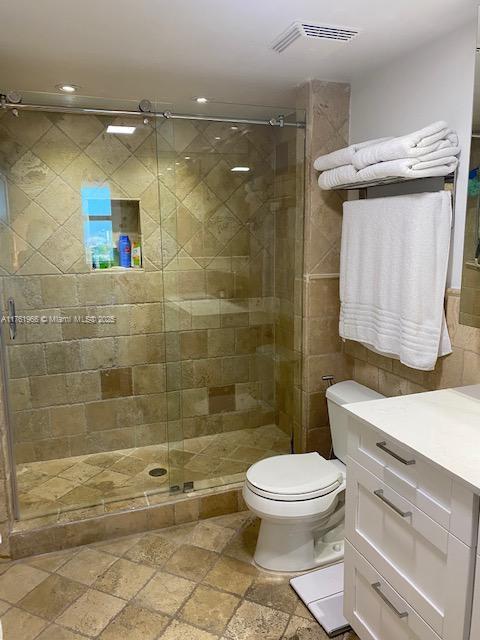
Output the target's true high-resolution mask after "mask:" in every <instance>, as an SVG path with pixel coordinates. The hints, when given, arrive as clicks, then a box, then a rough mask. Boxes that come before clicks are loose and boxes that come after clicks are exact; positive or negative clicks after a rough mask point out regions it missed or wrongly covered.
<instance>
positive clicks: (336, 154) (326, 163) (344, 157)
mask: <svg viewBox="0 0 480 640" xmlns="http://www.w3.org/2000/svg"><path fill="white" fill-rule="evenodd" d="M390 139H391V138H378V139H377V140H367V141H366V142H357V143H355V144H351V145H350V146H349V147H344V148H343V149H338V150H337V151H332V153H327V154H326V155H324V156H320V157H318V158H317V159H316V160H315V162H314V163H313V166H314V168H315V169H316V170H317V171H327V170H328V169H335V167H343V166H344V165H347V164H352V161H353V156H354V155H355V153H356V152H357V151H359V150H360V149H363V147H367V146H368V145H372V144H373V145H375V144H379V143H380V142H385V141H386V140H390Z"/></svg>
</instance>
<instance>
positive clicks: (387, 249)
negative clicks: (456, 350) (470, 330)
mask: <svg viewBox="0 0 480 640" xmlns="http://www.w3.org/2000/svg"><path fill="white" fill-rule="evenodd" d="M451 214H452V208H451V196H450V193H448V192H446V191H439V192H436V193H420V194H414V195H407V196H395V197H391V198H373V199H368V200H355V201H350V202H345V203H344V216H343V229H342V247H341V264H340V300H341V310H340V328H339V331H340V335H341V336H342V337H343V338H347V339H349V340H356V341H358V342H361V343H363V344H365V345H367V346H368V347H371V348H372V349H373V350H375V351H377V352H378V353H382V354H385V355H388V356H390V357H395V358H398V359H399V360H400V361H401V362H402V363H403V364H405V365H407V366H409V367H413V368H415V369H421V370H425V371H430V370H431V369H433V368H434V367H435V362H436V359H437V357H438V356H442V355H446V354H447V353H450V352H451V345H450V339H449V337H448V332H447V330H446V325H445V313H444V308H443V300H444V295H445V282H446V276H447V264H448V251H449V243H450V223H451Z"/></svg>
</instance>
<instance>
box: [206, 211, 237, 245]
mask: <svg viewBox="0 0 480 640" xmlns="http://www.w3.org/2000/svg"><path fill="white" fill-rule="evenodd" d="M240 227H241V224H240V222H239V221H238V220H237V219H236V217H235V216H234V215H233V213H232V212H231V211H230V209H228V208H227V207H225V206H221V207H219V208H218V209H217V210H216V211H215V212H214V213H213V214H212V215H211V216H210V218H209V220H208V222H207V224H206V229H207V231H209V232H210V233H211V234H212V235H213V236H214V237H215V238H216V239H217V240H218V241H219V242H220V243H221V244H223V245H224V244H225V243H227V242H228V241H229V240H231V238H233V236H234V235H235V234H236V233H237V231H238V230H239V229H240Z"/></svg>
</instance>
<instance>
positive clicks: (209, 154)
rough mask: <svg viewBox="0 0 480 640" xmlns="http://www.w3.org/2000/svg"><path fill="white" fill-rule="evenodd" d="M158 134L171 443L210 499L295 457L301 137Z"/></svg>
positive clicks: (239, 128) (204, 126) (221, 130)
mask: <svg viewBox="0 0 480 640" xmlns="http://www.w3.org/2000/svg"><path fill="white" fill-rule="evenodd" d="M156 133H157V149H158V171H159V174H158V175H159V185H160V199H161V203H162V206H161V236H162V257H163V261H164V264H163V269H164V287H165V289H164V301H165V337H166V345H167V367H166V376H167V390H168V393H169V396H170V397H171V399H172V402H173V401H174V403H175V407H178V417H179V419H180V420H181V429H180V434H181V436H182V438H183V440H182V441H179V440H178V439H177V437H174V438H172V439H171V440H174V441H175V443H176V444H175V445H174V447H176V446H177V445H178V446H179V449H180V451H179V452H178V453H177V452H176V451H174V456H175V458H176V459H178V463H179V465H180V464H181V465H182V467H183V470H184V471H183V476H184V482H186V483H189V486H193V487H194V488H195V489H202V488H208V487H212V486H216V485H224V484H228V483H233V482H238V481H241V480H242V479H243V478H244V475H245V472H246V470H247V469H248V467H249V466H250V465H251V464H252V463H254V462H256V461H257V460H260V459H262V458H265V457H268V456H271V455H278V454H282V453H288V452H290V450H291V441H292V435H293V428H294V427H293V425H294V421H295V419H298V416H296V415H294V404H295V400H296V399H297V398H298V394H297V395H295V392H294V384H295V383H298V387H299V388H300V382H299V380H298V379H295V372H294V367H295V356H294V349H295V341H294V339H293V325H294V318H293V316H294V286H295V284H296V278H295V274H296V269H297V268H298V269H300V270H301V268H302V261H301V259H298V260H297V261H296V262H295V256H296V255H297V252H298V249H300V253H301V247H302V244H301V242H300V241H298V239H297V237H296V227H295V225H297V226H298V224H299V219H300V227H301V221H302V220H303V215H302V213H303V210H302V209H301V208H300V207H297V193H296V190H297V189H298V187H299V185H300V187H301V185H303V182H302V181H301V180H300V181H299V180H297V170H298V167H297V161H296V159H297V134H296V130H295V129H289V132H287V131H286V130H285V132H284V133H281V132H280V130H279V129H278V128H274V127H270V126H265V125H254V124H248V125H247V124H238V123H235V122H221V123H219V122H209V121H201V120H193V119H192V120H186V119H185V120H180V119H178V120H173V119H168V120H164V121H160V122H159V123H158V126H157V132H156ZM302 175H303V174H302ZM297 231H298V229H297ZM302 237H303V236H302ZM276 249H279V250H280V251H281V256H280V259H278V256H276ZM276 261H277V262H276ZM297 284H298V283H297ZM300 328H301V326H300ZM275 335H276V336H277V339H278V342H277V344H276V342H275ZM297 342H298V344H301V340H300V341H297Z"/></svg>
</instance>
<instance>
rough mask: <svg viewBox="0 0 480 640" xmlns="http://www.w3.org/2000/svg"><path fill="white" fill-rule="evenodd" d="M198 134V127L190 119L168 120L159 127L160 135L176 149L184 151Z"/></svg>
mask: <svg viewBox="0 0 480 640" xmlns="http://www.w3.org/2000/svg"><path fill="white" fill-rule="evenodd" d="M197 134H198V131H197V129H196V127H195V126H194V125H193V124H192V123H191V122H189V121H188V120H175V121H174V120H167V121H166V122H163V123H162V124H161V125H160V126H159V127H158V135H159V136H160V137H162V138H164V139H165V140H166V141H167V142H168V144H169V145H170V146H171V147H172V148H173V149H175V151H183V150H184V149H185V148H186V147H188V145H189V144H190V143H191V142H192V141H193V140H194V139H195V138H196V136H197Z"/></svg>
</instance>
